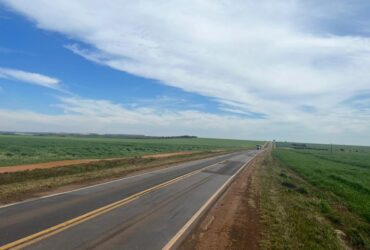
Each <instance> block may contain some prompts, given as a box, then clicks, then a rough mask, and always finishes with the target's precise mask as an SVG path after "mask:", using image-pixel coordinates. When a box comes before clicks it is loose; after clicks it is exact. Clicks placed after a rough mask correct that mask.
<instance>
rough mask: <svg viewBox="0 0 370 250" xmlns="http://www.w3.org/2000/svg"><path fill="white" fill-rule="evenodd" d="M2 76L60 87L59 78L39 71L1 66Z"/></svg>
mask: <svg viewBox="0 0 370 250" xmlns="http://www.w3.org/2000/svg"><path fill="white" fill-rule="evenodd" d="M0 78H6V79H10V80H17V81H21V82H25V83H30V84H34V85H39V86H42V87H46V88H52V89H59V88H60V86H59V80H58V79H56V78H52V77H49V76H45V75H42V74H38V73H33V72H26V71H22V70H18V69H9V68H2V67H0Z"/></svg>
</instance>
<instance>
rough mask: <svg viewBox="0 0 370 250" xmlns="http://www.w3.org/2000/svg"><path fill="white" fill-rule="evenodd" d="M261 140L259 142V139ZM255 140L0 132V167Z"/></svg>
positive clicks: (246, 144)
mask: <svg viewBox="0 0 370 250" xmlns="http://www.w3.org/2000/svg"><path fill="white" fill-rule="evenodd" d="M259 143H261V142H259ZM255 144H258V142H254V141H243V140H223V139H205V138H195V139H118V138H117V139H116V138H77V137H52V136H20V135H0V166H8V165H18V164H27V163H37V162H47V161H55V160H65V159H90V158H98V159H103V158H111V157H125V156H136V155H143V154H152V153H161V152H174V151H203V150H211V149H236V148H241V147H254V146H255Z"/></svg>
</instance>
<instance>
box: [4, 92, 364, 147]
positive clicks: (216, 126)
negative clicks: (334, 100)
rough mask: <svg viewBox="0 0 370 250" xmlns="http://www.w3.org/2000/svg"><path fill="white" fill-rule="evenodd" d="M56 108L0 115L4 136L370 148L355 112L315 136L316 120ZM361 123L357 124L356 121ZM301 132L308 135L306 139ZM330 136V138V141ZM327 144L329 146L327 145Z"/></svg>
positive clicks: (73, 100) (72, 105) (99, 103)
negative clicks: (118, 136) (182, 138)
mask: <svg viewBox="0 0 370 250" xmlns="http://www.w3.org/2000/svg"><path fill="white" fill-rule="evenodd" d="M59 100H60V103H59V104H57V105H56V106H57V107H59V108H61V109H62V110H63V114H57V115H46V114H41V113H37V112H32V111H27V110H23V111H22V110H16V111H14V110H6V109H0V117H1V123H0V130H3V131H47V132H81V133H131V134H147V135H179V134H189V135H197V136H202V137H225V138H236V139H261V140H271V139H272V138H275V139H279V140H296V138H297V136H299V138H301V139H302V140H305V141H311V142H327V143H330V142H333V143H352V142H353V140H356V142H357V143H358V144H364V145H366V144H368V142H369V140H370V128H369V126H366V125H364V123H363V121H367V122H370V113H369V114H367V116H366V115H362V117H361V118H359V117H357V115H356V114H352V113H351V112H349V111H348V110H347V111H343V112H342V113H341V114H336V115H334V116H328V117H325V118H324V119H322V121H321V126H322V128H321V130H319V131H315V130H314V129H312V127H313V128H314V127H315V126H312V123H310V122H311V121H312V120H313V116H310V115H307V116H306V117H304V121H305V124H304V125H303V126H304V127H301V126H297V125H296V124H295V123H294V122H291V121H289V119H285V120H284V121H283V120H280V121H278V120H276V121H275V120H274V121H272V123H273V124H274V125H275V126H271V121H269V120H266V119H243V118H241V117H239V116H233V115H217V114H210V113H206V112H199V111H196V110H183V111H168V110H163V109H160V108H159V109H157V108H127V107H125V106H123V105H120V104H117V103H112V102H110V101H107V100H94V99H84V98H78V97H61V98H60V99H59ZM338 115H341V116H343V122H344V124H343V125H344V127H345V128H346V129H347V130H349V131H352V130H353V131H356V132H355V133H352V134H351V136H348V133H346V132H347V131H345V130H342V129H341V128H339V127H336V126H333V125H332V124H334V122H336V118H335V117H336V116H338ZM356 117H357V118H356ZM302 130H305V131H306V132H305V133H304V134H302ZM328 134H329V135H330V136H329V137H328ZM323 138H325V140H323Z"/></svg>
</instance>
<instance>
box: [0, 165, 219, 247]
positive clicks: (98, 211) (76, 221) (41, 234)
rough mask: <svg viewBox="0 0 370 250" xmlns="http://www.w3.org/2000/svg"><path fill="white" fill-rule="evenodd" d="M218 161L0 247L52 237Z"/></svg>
mask: <svg viewBox="0 0 370 250" xmlns="http://www.w3.org/2000/svg"><path fill="white" fill-rule="evenodd" d="M218 163H220V162H217V163H215V164H212V165H210V166H207V167H205V168H201V169H198V170H195V171H192V172H190V173H187V174H185V175H182V176H179V177H176V178H174V179H172V180H169V181H166V182H163V183H161V184H158V185H156V186H154V187H151V188H148V189H146V190H144V191H141V192H139V193H136V194H133V195H131V196H129V197H127V198H124V199H122V200H119V201H116V202H114V203H111V204H109V205H106V206H104V207H101V208H98V209H96V210H93V211H91V212H88V213H86V214H83V215H80V216H78V217H76V218H73V219H71V220H68V221H65V222H63V223H60V224H58V225H55V226H53V227H50V228H47V229H45V230H43V231H40V232H38V233H35V234H32V235H30V236H27V237H25V238H22V239H19V240H17V241H14V242H11V243H8V244H6V245H4V246H1V247H0V250H8V249H21V248H24V247H26V246H29V245H31V244H34V243H36V242H38V241H40V240H42V239H45V238H48V237H50V236H52V235H54V234H57V233H59V232H62V231H64V230H66V229H68V228H70V227H73V226H76V225H78V224H80V223H82V222H84V221H87V220H90V219H92V218H94V217H96V216H99V215H101V214H104V213H107V212H109V211H111V210H113V209H115V208H118V207H120V206H123V205H125V204H127V203H129V202H132V201H134V200H136V199H138V198H140V197H142V196H143V195H145V194H148V193H151V192H154V191H156V190H158V189H161V188H164V187H166V186H169V185H171V184H173V183H175V182H178V181H180V180H183V179H185V178H187V177H190V176H192V175H195V174H197V173H199V172H201V171H203V170H204V169H206V168H209V167H211V166H214V165H216V164H218Z"/></svg>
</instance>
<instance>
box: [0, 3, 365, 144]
mask: <svg viewBox="0 0 370 250" xmlns="http://www.w3.org/2000/svg"><path fill="white" fill-rule="evenodd" d="M369 7H370V3H368V2H367V1H351V2H350V3H349V2H348V1H339V2H338V1H326V2H325V4H321V3H320V2H319V1H309V2H307V1H299V0H295V1H294V0H292V1H286V2H284V3H278V2H277V1H272V0H265V1H258V2H256V1H235V2H233V4H228V3H225V2H224V1H201V2H199V1H194V2H192V1H191V3H189V1H173V2H171V3H168V2H167V1H158V2H156V3H154V2H152V1H142V2H140V3H133V2H126V1H115V2H114V3H111V4H102V3H101V2H100V1H87V0H80V1H62V0H56V1H53V2H46V1H42V0H35V1H32V3H31V1H25V0H14V1H7V0H0V130H7V131H50V132H82V133H90V132H97V133H135V134H150V135H178V134H192V135H198V136H203V137H222V138H240V139H273V138H275V139H279V140H294V141H313V142H327V143H330V142H333V143H346V144H364V145H369V144H370V143H369V142H370V126H369V124H370V94H369V93H370V73H369V72H370V71H369V67H370V38H369V35H370V22H369V21H370V17H369V15H368V13H367V12H366V9H369ZM163 13H166V15H163Z"/></svg>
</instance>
